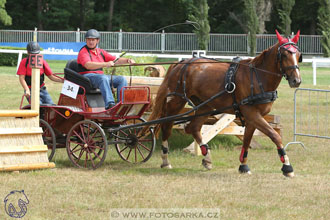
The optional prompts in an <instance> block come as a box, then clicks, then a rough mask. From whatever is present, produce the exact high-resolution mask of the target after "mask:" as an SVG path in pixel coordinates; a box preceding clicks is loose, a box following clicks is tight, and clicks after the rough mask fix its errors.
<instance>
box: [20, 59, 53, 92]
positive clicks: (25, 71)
mask: <svg viewBox="0 0 330 220" xmlns="http://www.w3.org/2000/svg"><path fill="white" fill-rule="evenodd" d="M27 61H28V59H27V58H24V59H22V61H21V63H20V64H19V67H18V70H17V75H24V76H28V77H31V76H32V69H31V67H30V64H29V63H28V64H27V65H26V62H27ZM44 73H45V74H46V75H47V76H50V75H52V74H53V72H52V70H51V69H50V67H49V65H48V63H47V62H46V60H43V68H41V69H40V76H41V75H42V74H44ZM44 85H45V83H44V82H43V83H42V84H41V85H40V88H41V87H43V86H44ZM28 86H29V88H31V85H28Z"/></svg>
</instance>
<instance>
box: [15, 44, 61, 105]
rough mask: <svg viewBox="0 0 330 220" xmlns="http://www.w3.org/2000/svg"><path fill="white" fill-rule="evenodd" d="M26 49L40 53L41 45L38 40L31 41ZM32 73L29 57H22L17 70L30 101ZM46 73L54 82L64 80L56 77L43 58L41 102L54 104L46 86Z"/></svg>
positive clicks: (31, 52)
mask: <svg viewBox="0 0 330 220" xmlns="http://www.w3.org/2000/svg"><path fill="white" fill-rule="evenodd" d="M26 50H27V52H28V54H38V53H40V46H39V44H38V43H37V42H29V43H28V44H27V46H26ZM31 73H32V69H31V68H30V64H29V57H27V58H24V59H22V61H21V62H20V64H19V67H18V70H17V75H18V76H19V82H20V83H21V85H22V87H23V89H24V94H25V96H26V98H27V100H28V101H29V102H30V96H31V78H32V75H31ZM45 75H46V76H47V77H48V78H49V79H50V80H52V81H54V82H61V83H63V81H64V80H63V79H61V78H58V77H56V76H55V75H54V74H53V72H52V70H51V69H50V67H49V65H48V63H47V62H46V60H43V67H42V68H41V69H40V104H54V102H53V100H52V98H51V97H50V95H49V93H48V92H47V89H46V86H45Z"/></svg>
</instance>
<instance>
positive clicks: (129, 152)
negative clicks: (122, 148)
mask: <svg viewBox="0 0 330 220" xmlns="http://www.w3.org/2000/svg"><path fill="white" fill-rule="evenodd" d="M131 152H132V149H129V151H128V155H127V157H126V160H128V158H129V156H130V155H131Z"/></svg>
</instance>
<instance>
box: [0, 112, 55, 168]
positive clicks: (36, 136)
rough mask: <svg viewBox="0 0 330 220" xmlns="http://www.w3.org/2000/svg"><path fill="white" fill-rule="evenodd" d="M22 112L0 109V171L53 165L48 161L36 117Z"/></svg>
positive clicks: (53, 165) (46, 149)
mask: <svg viewBox="0 0 330 220" xmlns="http://www.w3.org/2000/svg"><path fill="white" fill-rule="evenodd" d="M22 112H23V113H22V114H19V113H20V112H16V114H13V113H12V112H10V113H9V114H5V112H4V111H0V116H2V117H0V171H15V170H30V169H42V168H51V167H55V164H54V163H49V161H48V156H47V151H48V148H47V146H46V145H44V142H43V139H42V128H41V127H39V119H38V117H37V116H32V117H30V116H31V115H28V114H27V113H26V111H22ZM37 115H38V114H37Z"/></svg>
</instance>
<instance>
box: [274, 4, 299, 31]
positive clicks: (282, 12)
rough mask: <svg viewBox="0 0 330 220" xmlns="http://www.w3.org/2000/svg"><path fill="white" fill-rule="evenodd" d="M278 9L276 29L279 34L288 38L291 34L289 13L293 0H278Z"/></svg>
mask: <svg viewBox="0 0 330 220" xmlns="http://www.w3.org/2000/svg"><path fill="white" fill-rule="evenodd" d="M279 3H280V8H279V9H278V15H279V17H280V25H278V26H277V27H278V29H279V30H280V32H281V33H283V34H285V35H286V36H289V35H290V34H291V18H290V15H291V11H292V8H293V6H294V4H295V0H279Z"/></svg>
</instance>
